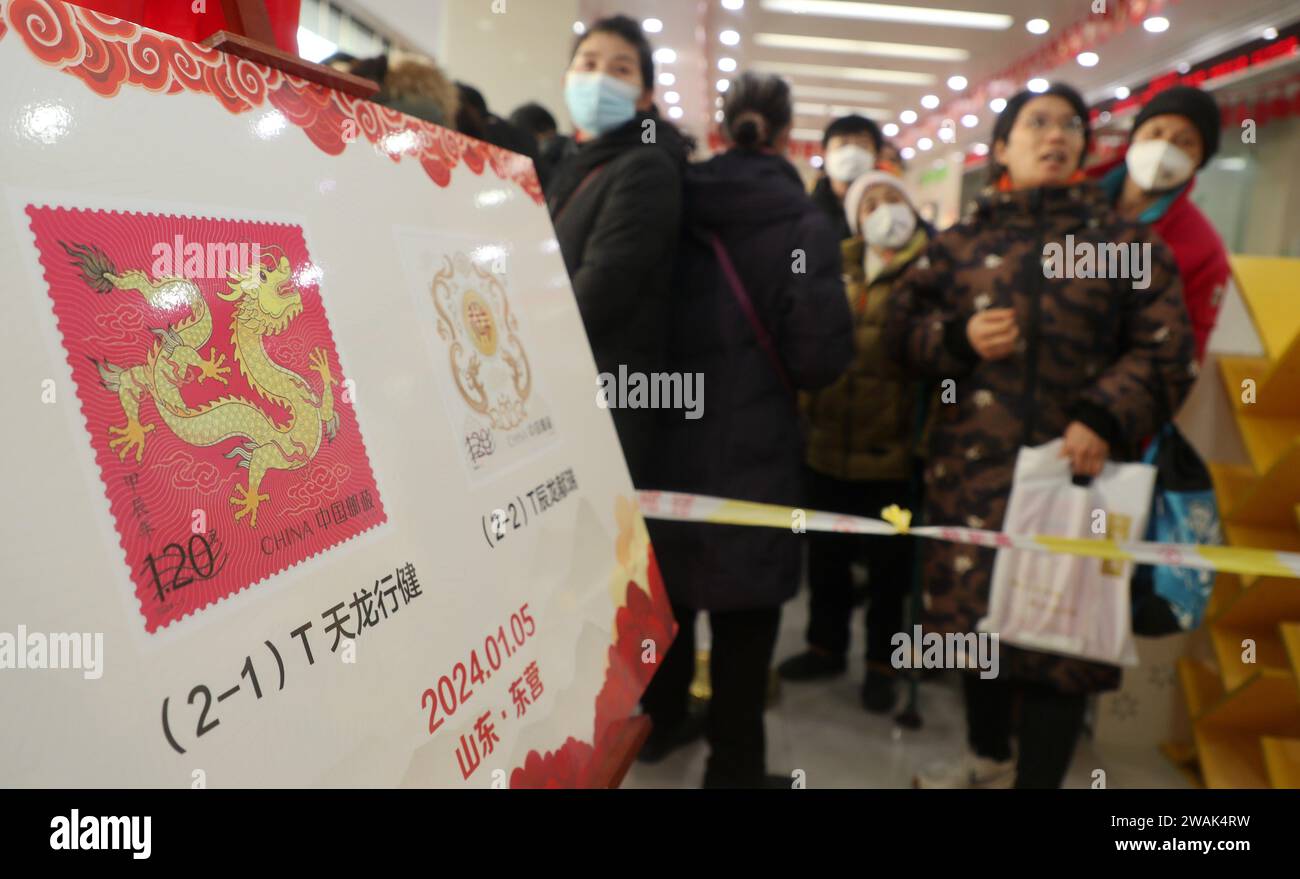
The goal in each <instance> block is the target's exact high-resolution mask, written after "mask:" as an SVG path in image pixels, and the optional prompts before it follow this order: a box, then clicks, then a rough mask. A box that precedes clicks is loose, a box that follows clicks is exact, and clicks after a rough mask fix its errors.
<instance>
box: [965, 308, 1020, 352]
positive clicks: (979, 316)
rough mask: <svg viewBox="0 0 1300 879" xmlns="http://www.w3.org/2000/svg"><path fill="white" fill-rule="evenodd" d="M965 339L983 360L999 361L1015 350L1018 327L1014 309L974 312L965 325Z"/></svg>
mask: <svg viewBox="0 0 1300 879" xmlns="http://www.w3.org/2000/svg"><path fill="white" fill-rule="evenodd" d="M966 338H967V339H969V340H970V345H971V347H972V348H974V349H975V353H976V354H978V355H979V356H980V357H982V358H983V359H985V360H1001V359H1002V358H1003V357H1006V356H1007V355H1009V354H1011V352H1013V351H1015V349H1016V342H1017V340H1019V338H1020V327H1019V326H1017V324H1016V310H1015V309H1014V308H989V309H986V310H984V311H979V312H976V313H975V314H974V315H972V316H971V319H970V321H968V322H967V324H966Z"/></svg>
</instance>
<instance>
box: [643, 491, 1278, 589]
mask: <svg viewBox="0 0 1300 879" xmlns="http://www.w3.org/2000/svg"><path fill="white" fill-rule="evenodd" d="M638 494H639V495H640V501H641V513H642V515H644V516H645V517H646V518H647V519H666V520H671V521H678V522H708V523H713V524H715V525H752V526H757V527H762V528H781V529H791V530H794V531H832V532H836V533H840V534H886V535H888V534H911V535H915V536H917V537H926V538H929V539H931V540H946V541H949V542H952V543H968V544H971V545H973V546H985V547H989V548H991V549H1027V550H1032V551H1034V552H1055V553H1063V554H1066V555H1077V556H1088V557H1091V558H1099V559H1114V560H1116V561H1126V562H1133V563H1135V564H1140V565H1169V566H1171V567H1177V568H1197V569H1200V570H1204V571H1224V572H1227V573H1232V574H1245V575H1248V576H1263V577H1292V578H1296V579H1300V553H1294V552H1281V551H1279V550H1272V549H1253V548H1250V547H1239V546H1204V545H1200V544H1195V543H1148V542H1146V541H1126V542H1122V543H1121V542H1117V541H1114V540H1108V539H1105V538H1095V539H1089V538H1078V537H1053V536H1051V535H1045V534H1036V535H1027V534H1004V533H1003V532H1001V531H988V530H985V529H982V528H963V527H957V526H950V525H927V526H922V527H916V528H914V527H912V525H911V519H912V514H911V513H910V512H909V511H907V510H904V509H900V508H899V507H897V506H891V507H887V508H885V509H884V510H882V511H881V516H882V517H883V518H881V519H870V518H867V517H866V516H848V515H845V514H842V513H827V512H823V511H821V510H804V509H800V508H796V507H783V506H779V505H777V504H760V503H755V502H753V501H738V500H728V499H726V498H719V497H709V496H707V495H700V494H679V493H677V492H672V491H642V492H638Z"/></svg>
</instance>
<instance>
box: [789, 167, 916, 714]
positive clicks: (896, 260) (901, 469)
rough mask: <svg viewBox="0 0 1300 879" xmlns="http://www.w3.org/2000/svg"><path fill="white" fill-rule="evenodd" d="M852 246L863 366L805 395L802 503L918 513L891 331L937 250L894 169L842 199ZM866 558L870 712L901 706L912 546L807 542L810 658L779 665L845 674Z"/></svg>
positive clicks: (847, 272) (910, 422)
mask: <svg viewBox="0 0 1300 879" xmlns="http://www.w3.org/2000/svg"><path fill="white" fill-rule="evenodd" d="M844 215H845V219H846V221H847V223H848V226H849V229H850V232H851V233H852V237H850V238H848V239H846V240H845V241H844V242H843V243H842V244H841V247H840V251H841V254H842V257H843V272H844V281H845V292H846V293H847V295H848V300H849V309H850V312H851V313H852V316H853V340H854V345H853V348H854V359H853V363H852V365H851V366H850V367H849V369H848V370H847V371H846V372H845V373H844V375H842V376H841V377H840V378H839V379H838V380H837V381H836V382H835V383H834V384H832V385H831V386H829V387H827V388H825V389H823V390H820V391H815V392H812V393H807V394H804V395H803V397H802V400H801V401H800V402H801V405H802V407H803V410H804V413H805V414H806V416H807V418H808V428H809V430H808V443H807V453H806V456H805V465H806V470H805V474H804V485H805V488H806V497H805V501H804V503H805V504H806V505H807V506H808V507H810V508H811V509H816V510H831V511H834V512H838V513H847V514H850V515H859V516H871V517H878V516H879V515H880V511H881V510H882V509H884V508H885V507H887V506H889V505H891V504H898V505H899V506H901V507H903V508H905V509H917V499H916V498H913V497H910V496H909V490H910V477H911V474H912V469H913V454H914V451H915V448H916V446H917V442H916V437H915V436H914V434H915V433H916V432H917V431H916V430H915V429H914V428H915V426H916V424H917V422H918V421H919V420H921V419H920V418H919V414H920V413H919V412H918V410H919V409H920V408H921V406H920V399H919V396H920V389H919V387H918V386H916V385H914V383H912V382H909V381H908V380H907V379H906V378H905V376H904V374H903V370H902V368H901V367H900V366H898V365H897V364H895V363H894V362H893V361H891V360H890V359H889V358H888V357H887V356H886V355H885V341H884V335H883V334H884V323H885V315H886V313H887V304H888V301H889V298H890V294H891V291H892V289H893V287H894V283H895V282H896V281H897V280H898V278H899V277H901V276H902V274H903V272H904V271H906V270H907V268H908V267H909V266H910V265H911V264H912V262H913V261H914V260H916V259H917V258H918V257H919V256H920V255H921V254H922V252H924V250H925V247H926V245H927V244H928V243H929V241H930V236H929V234H928V230H927V228H926V227H925V225H924V224H922V223H921V222H920V221H919V219H918V218H917V215H916V211H915V209H913V207H912V202H911V198H910V197H909V195H908V193H907V190H906V188H905V187H904V184H903V182H902V181H901V180H900V179H898V178H897V177H895V176H893V175H892V174H889V173H887V172H884V171H867V172H865V173H863V174H860V175H858V177H857V179H856V180H854V181H853V184H852V185H851V186H849V188H848V190H847V191H846V193H845V196H844ZM863 551H865V553H866V559H867V568H868V580H869V583H870V586H869V591H868V599H867V614H866V616H867V626H866V630H867V650H866V657H867V671H866V681H865V683H864V685H863V688H862V694H861V696H862V704H863V707H864V708H866V709H867V710H868V711H873V712H878V713H883V712H887V711H889V710H890V709H892V708H893V706H894V700H895V696H896V692H895V682H896V672H895V671H894V668H893V666H892V665H891V663H890V653H891V651H892V650H893V647H892V646H891V639H892V638H893V636H894V633H896V632H899V631H901V630H902V628H903V598H904V596H905V595H906V594H907V591H908V587H909V585H910V584H911V578H912V538H910V537H883V538H882V537H861V538H851V537H846V536H845V535H843V534H819V533H816V532H814V533H811V534H809V535H808V582H809V589H810V592H811V601H810V616H809V622H808V631H807V638H808V648H807V650H805V651H804V652H802V653H799V654H796V655H795V656H792V657H790V658H789V659H787V660H785V662H783V663H781V665H780V667H779V669H778V671H779V672H780V674H781V675H782V677H784V678H786V679H787V680H794V681H807V680H816V679H819V678H826V677H831V676H833V675H838V674H841V673H843V672H844V671H845V670H846V668H847V660H846V656H847V654H848V648H849V640H850V638H849V620H850V617H851V615H852V606H853V599H852V591H853V577H852V573H851V571H850V566H851V565H852V563H853V561H854V560H855V559H856V558H858V557H859V556H860V555H861V554H862V552H863Z"/></svg>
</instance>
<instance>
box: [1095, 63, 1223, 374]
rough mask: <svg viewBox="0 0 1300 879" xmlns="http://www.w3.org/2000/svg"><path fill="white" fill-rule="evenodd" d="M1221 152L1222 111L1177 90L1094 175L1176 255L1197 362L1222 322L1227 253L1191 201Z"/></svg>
mask: <svg viewBox="0 0 1300 879" xmlns="http://www.w3.org/2000/svg"><path fill="white" fill-rule="evenodd" d="M1218 148H1219V108H1218V106H1217V105H1216V104H1215V102H1214V98H1212V97H1211V96H1210V95H1209V94H1207V93H1205V92H1203V91H1201V90H1200V89H1195V88H1190V87H1188V86H1176V87H1175V88H1171V89H1168V90H1166V91H1163V92H1161V93H1160V94H1158V95H1156V96H1155V97H1154V98H1152V99H1151V100H1150V101H1148V102H1147V104H1146V106H1144V107H1143V108H1142V110H1141V112H1140V113H1138V117H1137V120H1136V121H1135V122H1134V123H1133V133H1132V135H1131V137H1130V140H1129V148H1128V152H1127V154H1126V155H1125V156H1124V158H1122V159H1119V160H1116V161H1115V162H1111V163H1109V164H1106V165H1102V166H1101V167H1099V168H1096V169H1094V170H1093V171H1091V172H1090V173H1091V175H1092V176H1094V177H1099V178H1100V183H1101V187H1102V189H1103V190H1105V191H1106V194H1107V195H1108V196H1109V197H1110V201H1111V204H1113V205H1114V206H1115V208H1116V209H1117V210H1118V212H1119V214H1120V216H1122V217H1124V218H1125V219H1128V220H1137V221H1138V222H1141V223H1147V224H1149V225H1150V226H1151V227H1152V228H1154V229H1155V231H1156V232H1157V233H1158V234H1159V235H1160V237H1161V238H1162V239H1164V242H1165V243H1166V244H1167V245H1169V249H1170V250H1172V251H1173V253H1174V260H1175V261H1176V262H1177V263H1178V272H1179V274H1180V275H1181V276H1182V281H1183V301H1184V302H1185V303H1186V304H1187V313H1188V316H1189V317H1190V318H1191V320H1192V331H1193V332H1194V333H1195V336H1196V358H1197V360H1202V359H1204V357H1205V344H1206V342H1207V341H1208V340H1209V338H1210V333H1211V331H1213V329H1214V325H1215V323H1216V321H1217V320H1218V317H1219V303H1220V300H1221V299H1222V297H1223V291H1224V288H1225V286H1226V285H1227V283H1228V276H1229V273H1230V268H1229V266H1228V254H1227V251H1226V250H1225V249H1224V247H1223V241H1222V240H1221V239H1220V238H1219V234H1218V233H1217V232H1216V231H1215V230H1214V227H1213V226H1212V225H1210V221H1209V220H1207V219H1206V218H1205V215H1204V214H1202V213H1201V211H1200V209H1199V208H1197V207H1196V205H1194V204H1192V200H1191V198H1190V195H1191V193H1192V186H1193V183H1194V178H1195V176H1196V172H1197V171H1199V170H1200V169H1201V168H1203V167H1205V163H1206V162H1208V161H1209V160H1210V158H1211V157H1213V156H1214V154H1215V152H1217V151H1218Z"/></svg>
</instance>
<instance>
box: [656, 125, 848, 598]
mask: <svg viewBox="0 0 1300 879" xmlns="http://www.w3.org/2000/svg"><path fill="white" fill-rule="evenodd" d="M686 193H687V212H686V216H687V220H686V225H687V230H686V232H685V234H684V237H683V242H682V249H681V252H680V258H679V265H678V272H677V275H678V278H679V281H678V283H677V284H675V285H674V290H673V302H672V312H671V322H670V326H669V362H670V368H671V369H672V370H673V371H680V372H684V373H702V374H703V376H704V394H703V415H702V417H700V418H699V419H698V420H690V419H687V418H685V417H683V413H681V412H675V411H671V410H669V411H665V412H662V413H661V415H662V422H661V425H660V436H661V438H662V451H661V454H660V462H661V464H662V469H661V470H660V477H661V478H660V479H659V487H661V488H663V489H666V490H670V491H683V492H694V493H698V494H707V495H717V496H720V497H727V498H739V499H742V500H751V501H762V502H767V503H778V504H788V505H790V506H792V507H793V506H797V505H798V504H799V502H800V498H802V497H803V488H802V479H801V473H802V462H803V443H802V437H801V435H800V429H799V416H798V413H797V410H796V401H795V397H794V394H793V393H792V391H791V390H790V389H789V388H787V387H786V385H785V383H784V382H783V381H782V379H781V377H780V374H779V373H778V372H777V370H776V367H775V366H774V364H773V362H772V359H771V358H770V357H769V355H768V354H767V353H766V352H765V350H764V349H763V347H762V346H761V345H760V344H759V342H758V338H757V335H756V334H755V331H754V329H753V327H752V325H751V323H750V322H749V320H748V319H747V318H746V317H745V314H744V312H743V311H742V310H741V308H740V306H739V305H738V304H737V302H736V299H735V297H734V295H733V294H732V292H731V291H730V288H729V287H728V286H727V285H726V282H725V280H724V278H723V275H722V273H721V270H720V269H719V267H718V263H717V260H716V259H715V257H714V254H713V250H712V247H711V245H710V239H711V236H712V235H715V234H716V235H717V236H718V237H719V238H720V239H721V241H722V243H723V244H724V245H725V246H726V248H727V251H728V252H729V254H730V256H731V260H732V262H733V264H734V265H735V266H736V270H737V272H738V274H739V275H740V278H741V280H742V282H743V284H744V286H745V288H746V290H747V292H748V294H749V298H750V300H751V301H752V302H753V305H754V309H755V311H756V312H757V314H758V317H759V319H760V321H761V322H762V324H763V325H764V326H765V328H766V329H767V332H768V335H769V336H770V337H771V339H772V342H773V347H774V348H775V350H776V352H777V354H778V356H779V359H780V362H781V363H782V366H783V369H784V371H785V373H786V375H787V376H788V379H789V381H790V383H791V384H792V385H794V386H795V388H798V389H807V390H813V389H816V388H821V387H825V386H826V385H829V384H830V383H831V382H833V381H835V379H836V378H838V377H839V375H840V374H841V373H842V372H843V371H844V370H845V368H846V367H847V366H848V365H849V362H850V360H851V359H852V357H853V328H852V320H851V318H850V315H849V308H848V302H847V300H846V299H845V296H844V286H843V282H842V280H841V274H840V269H841V266H840V250H839V245H838V242H837V241H836V239H835V234H834V232H833V231H832V230H831V229H830V226H829V224H828V223H827V221H826V218H825V216H823V214H822V212H821V211H820V210H819V209H818V208H817V207H816V206H815V205H814V204H813V203H812V201H811V200H810V199H809V198H808V196H807V194H806V193H805V192H804V190H803V186H802V184H801V183H800V180H799V175H798V173H797V172H796V171H795V170H794V168H793V167H792V166H791V165H790V164H789V163H788V162H787V161H785V159H783V158H780V157H779V156H770V155H761V154H755V153H746V152H742V151H739V150H733V151H731V152H728V153H726V154H724V155H721V156H718V157H716V158H714V159H712V160H711V161H709V162H706V163H704V164H702V165H695V166H692V167H691V168H690V170H689V171H688V172H687V187H686ZM801 263H802V264H801ZM801 270H802V271H801ZM650 536H651V540H652V542H653V544H654V548H655V554H656V556H657V557H658V559H659V565H660V570H661V571H662V573H663V577H664V584H665V586H666V587H667V590H668V594H669V596H670V597H671V598H672V599H673V601H674V602H676V603H679V604H684V605H686V606H688V607H693V608H699V609H704V610H736V609H742V608H758V607H772V606H774V605H779V604H781V603H782V602H784V601H786V600H788V599H790V598H791V597H793V596H794V594H795V592H796V591H797V589H798V586H799V562H800V542H799V538H798V536H797V535H796V534H794V533H793V531H780V530H776V529H769V528H743V527H737V526H730V525H709V524H699V523H693V522H688V523H678V522H652V523H651V526H650Z"/></svg>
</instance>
